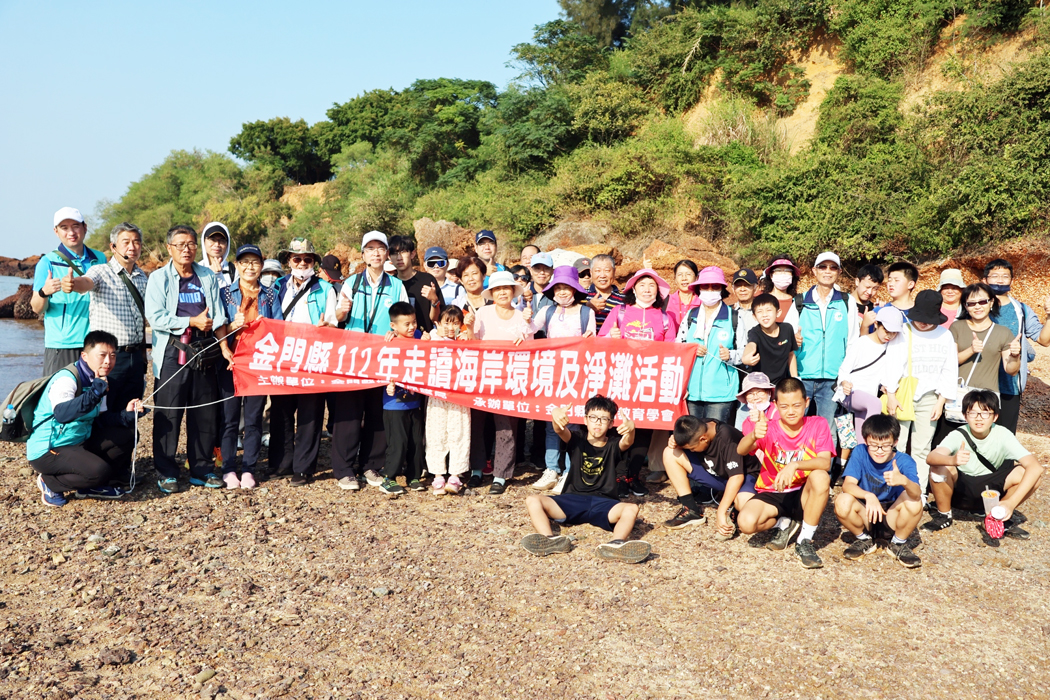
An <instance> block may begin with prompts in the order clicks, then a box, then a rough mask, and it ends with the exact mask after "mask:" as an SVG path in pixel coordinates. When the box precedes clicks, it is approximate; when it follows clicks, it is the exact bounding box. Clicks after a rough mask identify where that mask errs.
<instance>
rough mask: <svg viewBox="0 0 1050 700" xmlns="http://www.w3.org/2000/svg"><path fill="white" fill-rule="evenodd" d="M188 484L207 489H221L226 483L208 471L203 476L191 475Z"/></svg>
mask: <svg viewBox="0 0 1050 700" xmlns="http://www.w3.org/2000/svg"><path fill="white" fill-rule="evenodd" d="M190 485H191V486H203V487H204V488H207V489H221V488H222V487H223V486H225V485H226V484H225V483H223V481H222V479H220V478H219V477H218V476H217V475H216V474H214V473H213V472H208V473H207V474H205V475H204V476H191V477H190Z"/></svg>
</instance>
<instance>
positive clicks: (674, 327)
mask: <svg viewBox="0 0 1050 700" xmlns="http://www.w3.org/2000/svg"><path fill="white" fill-rule="evenodd" d="M667 324H668V327H669V328H670V330H671V332H670V334H669V336H670V337H667V336H665V337H664V340H665V341H667V342H669V343H673V342H674V339H675V337H676V336H677V335H678V321H676V320H674V316H672V315H671V314H667Z"/></svg>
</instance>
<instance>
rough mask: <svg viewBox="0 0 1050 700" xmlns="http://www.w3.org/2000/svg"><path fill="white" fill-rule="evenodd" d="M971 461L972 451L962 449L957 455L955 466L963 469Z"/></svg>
mask: <svg viewBox="0 0 1050 700" xmlns="http://www.w3.org/2000/svg"><path fill="white" fill-rule="evenodd" d="M969 461H970V450H968V449H967V448H965V447H963V448H962V449H960V450H959V451H958V452H956V453H955V466H957V467H961V466H962V465H964V464H966V463H967V462H969Z"/></svg>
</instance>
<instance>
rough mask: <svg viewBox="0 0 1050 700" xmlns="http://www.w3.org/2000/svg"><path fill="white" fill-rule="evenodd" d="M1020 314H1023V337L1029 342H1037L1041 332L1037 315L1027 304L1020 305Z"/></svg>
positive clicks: (1041, 328) (1040, 323)
mask: <svg viewBox="0 0 1050 700" xmlns="http://www.w3.org/2000/svg"><path fill="white" fill-rule="evenodd" d="M1021 309H1022V311H1021V312H1022V313H1023V314H1024V332H1025V336H1026V337H1027V338H1028V339H1029V340H1036V341H1038V340H1039V335H1040V334H1041V333H1042V332H1043V324H1042V322H1041V321H1040V320H1039V316H1038V314H1036V312H1035V310H1034V309H1033V308H1032V307H1031V306H1029V305H1028V304H1021Z"/></svg>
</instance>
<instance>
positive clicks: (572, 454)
mask: <svg viewBox="0 0 1050 700" xmlns="http://www.w3.org/2000/svg"><path fill="white" fill-rule="evenodd" d="M584 429H585V430H586V428H584ZM567 449H568V453H569V476H568V478H567V479H566V481H565V489H564V493H578V494H583V495H585V496H604V497H606V498H617V493H618V490H617V487H616V470H617V465H619V464H620V462H622V461H623V454H622V453H621V452H620V436H619V435H618V434H617V433H616V431H615V430H613V429H612V428H611V427H610V429H609V433H608V434H607V435H606V442H605V445H604V446H602V447H596V446H594V445H592V444H591V443H590V441H588V440H587V436H586V435H580V434H579V433H577V432H575V431H573V432H572V437H571V438H570V439H569V442H568V446H567Z"/></svg>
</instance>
